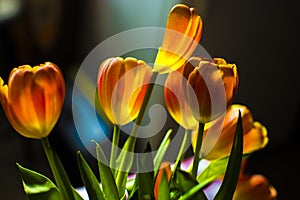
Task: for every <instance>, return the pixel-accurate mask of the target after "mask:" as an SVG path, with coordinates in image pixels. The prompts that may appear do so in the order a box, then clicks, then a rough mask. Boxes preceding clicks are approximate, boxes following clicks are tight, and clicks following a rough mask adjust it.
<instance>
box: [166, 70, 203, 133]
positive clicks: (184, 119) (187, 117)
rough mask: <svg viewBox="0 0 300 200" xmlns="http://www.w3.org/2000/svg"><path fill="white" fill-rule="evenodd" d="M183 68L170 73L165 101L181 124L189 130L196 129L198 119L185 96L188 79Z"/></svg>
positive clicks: (171, 113) (174, 117) (172, 114)
mask: <svg viewBox="0 0 300 200" xmlns="http://www.w3.org/2000/svg"><path fill="white" fill-rule="evenodd" d="M182 69H183V68H181V71H174V72H171V73H170V74H169V75H168V77H167V79H166V82H165V89H164V96H165V102H166V106H167V109H168V111H169V113H170V115H171V116H172V117H173V119H174V120H175V121H176V122H177V123H178V124H179V125H181V126H182V127H184V128H185V129H187V130H196V129H197V126H198V121H197V120H196V119H195V118H194V117H193V115H192V111H191V109H190V107H189V106H188V105H187V103H186V99H185V96H184V88H185V86H186V85H187V80H186V78H185V77H184V76H183V75H182Z"/></svg>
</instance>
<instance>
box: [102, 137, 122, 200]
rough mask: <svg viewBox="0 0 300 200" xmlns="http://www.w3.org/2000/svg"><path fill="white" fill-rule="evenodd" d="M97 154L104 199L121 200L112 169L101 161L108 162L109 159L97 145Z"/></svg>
mask: <svg viewBox="0 0 300 200" xmlns="http://www.w3.org/2000/svg"><path fill="white" fill-rule="evenodd" d="M96 154H97V160H98V167H99V173H100V179H101V183H102V188H103V193H104V198H105V199H109V200H119V193H118V188H117V185H116V182H115V179H114V176H113V174H112V172H111V170H110V168H109V167H108V166H106V165H105V164H103V163H102V162H101V160H105V161H107V158H106V156H105V153H104V151H103V149H102V148H101V146H100V145H99V144H97V143H96ZM107 163H108V162H107ZM122 197H123V195H122Z"/></svg>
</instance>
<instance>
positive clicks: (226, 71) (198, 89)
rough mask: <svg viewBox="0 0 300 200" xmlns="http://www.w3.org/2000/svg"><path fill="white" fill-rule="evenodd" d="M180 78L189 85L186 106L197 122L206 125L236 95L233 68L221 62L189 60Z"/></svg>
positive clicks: (217, 115)
mask: <svg viewBox="0 0 300 200" xmlns="http://www.w3.org/2000/svg"><path fill="white" fill-rule="evenodd" d="M192 68H193V69H192ZM191 69H192V70H191ZM183 75H184V76H185V77H186V78H187V79H188V83H189V84H188V87H187V89H186V98H187V102H188V105H189V106H190V108H191V110H192V113H193V116H194V117H195V118H196V119H197V120H198V121H199V122H201V123H207V122H210V121H212V120H214V119H216V118H217V117H219V116H221V115H222V114H224V113H225V111H226V109H227V107H228V106H229V105H230V104H231V103H232V100H233V97H234V96H235V94H236V92H237V87H238V80H239V78H238V73H237V68H236V65H235V64H227V63H226V61H225V60H224V59H221V58H214V59H213V60H212V61H209V60H204V59H201V58H199V57H192V58H191V59H190V60H189V62H188V63H187V64H186V65H185V67H184V71H183Z"/></svg>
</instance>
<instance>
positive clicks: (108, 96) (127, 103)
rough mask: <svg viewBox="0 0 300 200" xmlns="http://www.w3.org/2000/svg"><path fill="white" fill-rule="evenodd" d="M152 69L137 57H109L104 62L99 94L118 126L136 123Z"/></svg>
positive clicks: (101, 69) (109, 117) (99, 82)
mask: <svg viewBox="0 0 300 200" xmlns="http://www.w3.org/2000/svg"><path fill="white" fill-rule="evenodd" d="M151 74H152V68H151V67H150V66H148V65H146V63H145V62H144V61H142V60H137V59H135V58H131V57H128V58H125V59H123V58H121V57H115V58H109V59H107V60H105V61H104V62H102V63H101V65H100V68H99V74H98V95H99V100H100V103H101V105H102V108H103V110H104V112H105V114H106V116H107V117H108V119H109V120H110V121H111V122H112V123H113V124H117V125H120V126H122V125H125V124H127V123H129V122H130V121H133V120H134V119H135V118H136V117H137V115H138V113H139V110H140V108H141V105H142V102H143V99H144V96H145V93H146V90H147V86H148V83H149V81H150V78H151Z"/></svg>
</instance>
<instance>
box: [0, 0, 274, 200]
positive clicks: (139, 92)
mask: <svg viewBox="0 0 300 200" xmlns="http://www.w3.org/2000/svg"><path fill="white" fill-rule="evenodd" d="M201 35H202V20H201V17H200V16H199V15H198V13H197V11H196V10H195V9H194V8H189V7H188V6H186V5H183V4H178V5H175V6H174V7H173V8H172V9H171V10H170V12H169V16H168V19H167V23H166V29H165V30H164V36H163V40H162V43H161V46H160V47H159V49H158V52H157V55H156V59H155V62H154V64H153V66H150V65H149V64H147V63H146V62H144V61H143V60H138V59H136V58H133V57H126V58H122V57H119V56H117V57H109V58H106V59H105V60H102V61H101V63H100V64H99V65H98V66H100V67H99V70H98V76H97V78H98V79H97V88H96V90H95V93H96V94H97V95H96V96H97V100H96V101H97V102H98V103H99V104H98V105H100V106H99V107H97V106H96V110H98V111H99V110H101V111H99V112H102V113H104V114H105V117H106V118H107V119H108V120H109V121H110V122H111V123H112V124H113V127H114V128H113V132H112V133H111V138H109V139H108V141H107V142H106V143H99V142H97V141H96V139H95V140H93V141H91V142H93V143H94V150H95V159H97V161H98V162H97V163H98V168H99V175H100V177H97V176H96V175H95V172H93V170H92V169H91V167H90V165H89V164H88V162H87V161H86V160H85V158H84V156H83V155H82V154H81V152H80V151H78V154H77V161H78V168H79V171H80V175H81V178H82V181H83V183H84V190H85V191H86V194H87V195H88V199H90V200H104V199H105V200H119V199H124V200H125V199H128V200H129V199H131V200H134V199H140V200H141V199H160V200H168V199H172V200H173V199H180V200H184V199H193V200H194V199H197V200H198V199H199V200H201V199H215V200H224V199H225V200H226V199H251V200H252V199H255V198H256V199H260V200H268V199H276V195H277V194H276V190H275V189H274V188H273V187H272V186H271V185H270V184H269V183H268V180H267V179H266V178H265V177H263V176H262V175H249V174H246V173H245V171H244V168H245V166H246V162H247V158H248V157H249V156H251V154H252V153H253V152H255V151H257V150H259V149H262V148H264V147H265V146H266V144H267V143H268V137H267V131H266V128H265V127H264V126H263V125H262V124H260V123H259V122H256V121H254V120H253V117H252V115H251V113H250V111H249V109H248V108H247V107H246V106H244V105H239V104H232V102H233V98H234V96H235V94H236V92H237V88H238V82H239V76H238V71H237V67H236V65H235V64H229V63H227V62H226V61H225V59H222V58H210V57H209V56H207V55H203V54H200V55H199V54H198V55H197V51H196V49H197V48H198V47H199V41H200V38H201ZM160 77H165V78H164V79H163V81H158V80H162V79H160ZM0 85H1V88H0V100H1V104H2V106H3V109H4V111H5V113H6V115H7V118H8V119H9V122H10V123H11V125H12V127H13V128H14V129H15V130H16V131H17V132H18V133H20V134H21V135H23V136H24V137H27V138H33V139H38V140H40V141H41V143H42V146H43V150H44V152H45V155H46V157H47V159H48V161H49V165H50V168H51V171H52V173H53V177H54V179H55V180H50V179H49V178H47V177H46V176H44V175H42V174H40V173H37V172H35V171H32V170H30V169H27V168H25V167H23V166H21V165H20V164H17V166H18V168H19V170H20V174H21V177H22V180H23V186H24V191H25V193H26V195H27V197H28V199H30V200H38V199H43V200H47V199H55V200H60V199H62V200H79V199H83V198H84V197H83V196H82V195H81V193H80V192H79V190H78V189H77V188H74V187H73V186H72V184H71V182H70V180H69V177H68V175H67V173H66V171H65V169H64V166H63V165H62V163H61V161H60V158H59V155H58V154H57V153H56V151H55V149H53V147H51V145H50V143H49V140H48V139H47V137H48V135H49V134H50V132H51V130H52V129H53V127H54V126H55V124H56V122H57V120H58V119H59V116H60V113H61V110H62V106H63V102H64V98H65V90H66V89H65V81H64V78H63V75H62V72H61V70H60V69H59V67H58V66H57V65H56V64H54V63H51V62H46V63H44V64H41V65H39V66H35V67H30V66H28V65H24V66H19V67H18V68H15V69H13V70H12V72H11V74H10V77H9V80H8V84H7V85H4V81H3V80H2V79H0ZM157 85H160V86H163V88H164V92H163V95H164V99H165V106H166V108H167V110H168V113H169V114H170V116H171V117H172V118H173V120H174V121H176V122H177V123H178V125H179V126H178V127H179V128H178V129H176V130H175V129H174V127H168V125H169V123H167V122H166V121H164V120H165V119H163V115H158V117H157V118H158V120H163V121H164V126H166V127H167V128H168V131H166V133H165V134H164V137H163V138H162V140H161V141H160V144H159V146H158V148H157V149H153V146H152V145H151V142H150V141H149V142H147V145H145V147H144V150H143V152H142V153H140V152H136V146H137V145H138V143H139V138H140V137H142V136H141V135H143V137H144V138H145V135H146V136H147V135H151V134H152V135H153V132H155V131H154V129H155V128H153V127H151V126H148V125H144V118H145V117H144V116H145V114H146V113H147V112H149V113H150V114H151V111H152V112H155V111H153V110H154V109H152V108H153V107H154V106H155V105H153V104H151V101H150V99H151V96H153V90H154V88H155V87H157ZM151 109H152V110H151ZM159 109H162V106H160V107H159ZM149 110H150V111H149ZM150 114H149V115H150ZM128 124H130V126H128ZM124 127H127V129H125V128H124ZM128 127H129V128H128ZM128 129H129V131H128ZM124 131H125V132H127V133H128V137H127V138H126V141H124V143H123V144H121V143H120V137H121V134H122V132H124ZM180 136H182V137H180ZM178 137H179V139H178ZM176 138H177V140H176ZM173 140H176V141H177V143H176V144H174V141H173ZM178 141H179V142H178ZM190 147H191V149H192V151H193V154H192V155H191V156H188V155H187V153H186V152H187V150H188V149H189V148H190ZM170 152H171V153H170ZM170 155H171V156H170Z"/></svg>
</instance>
